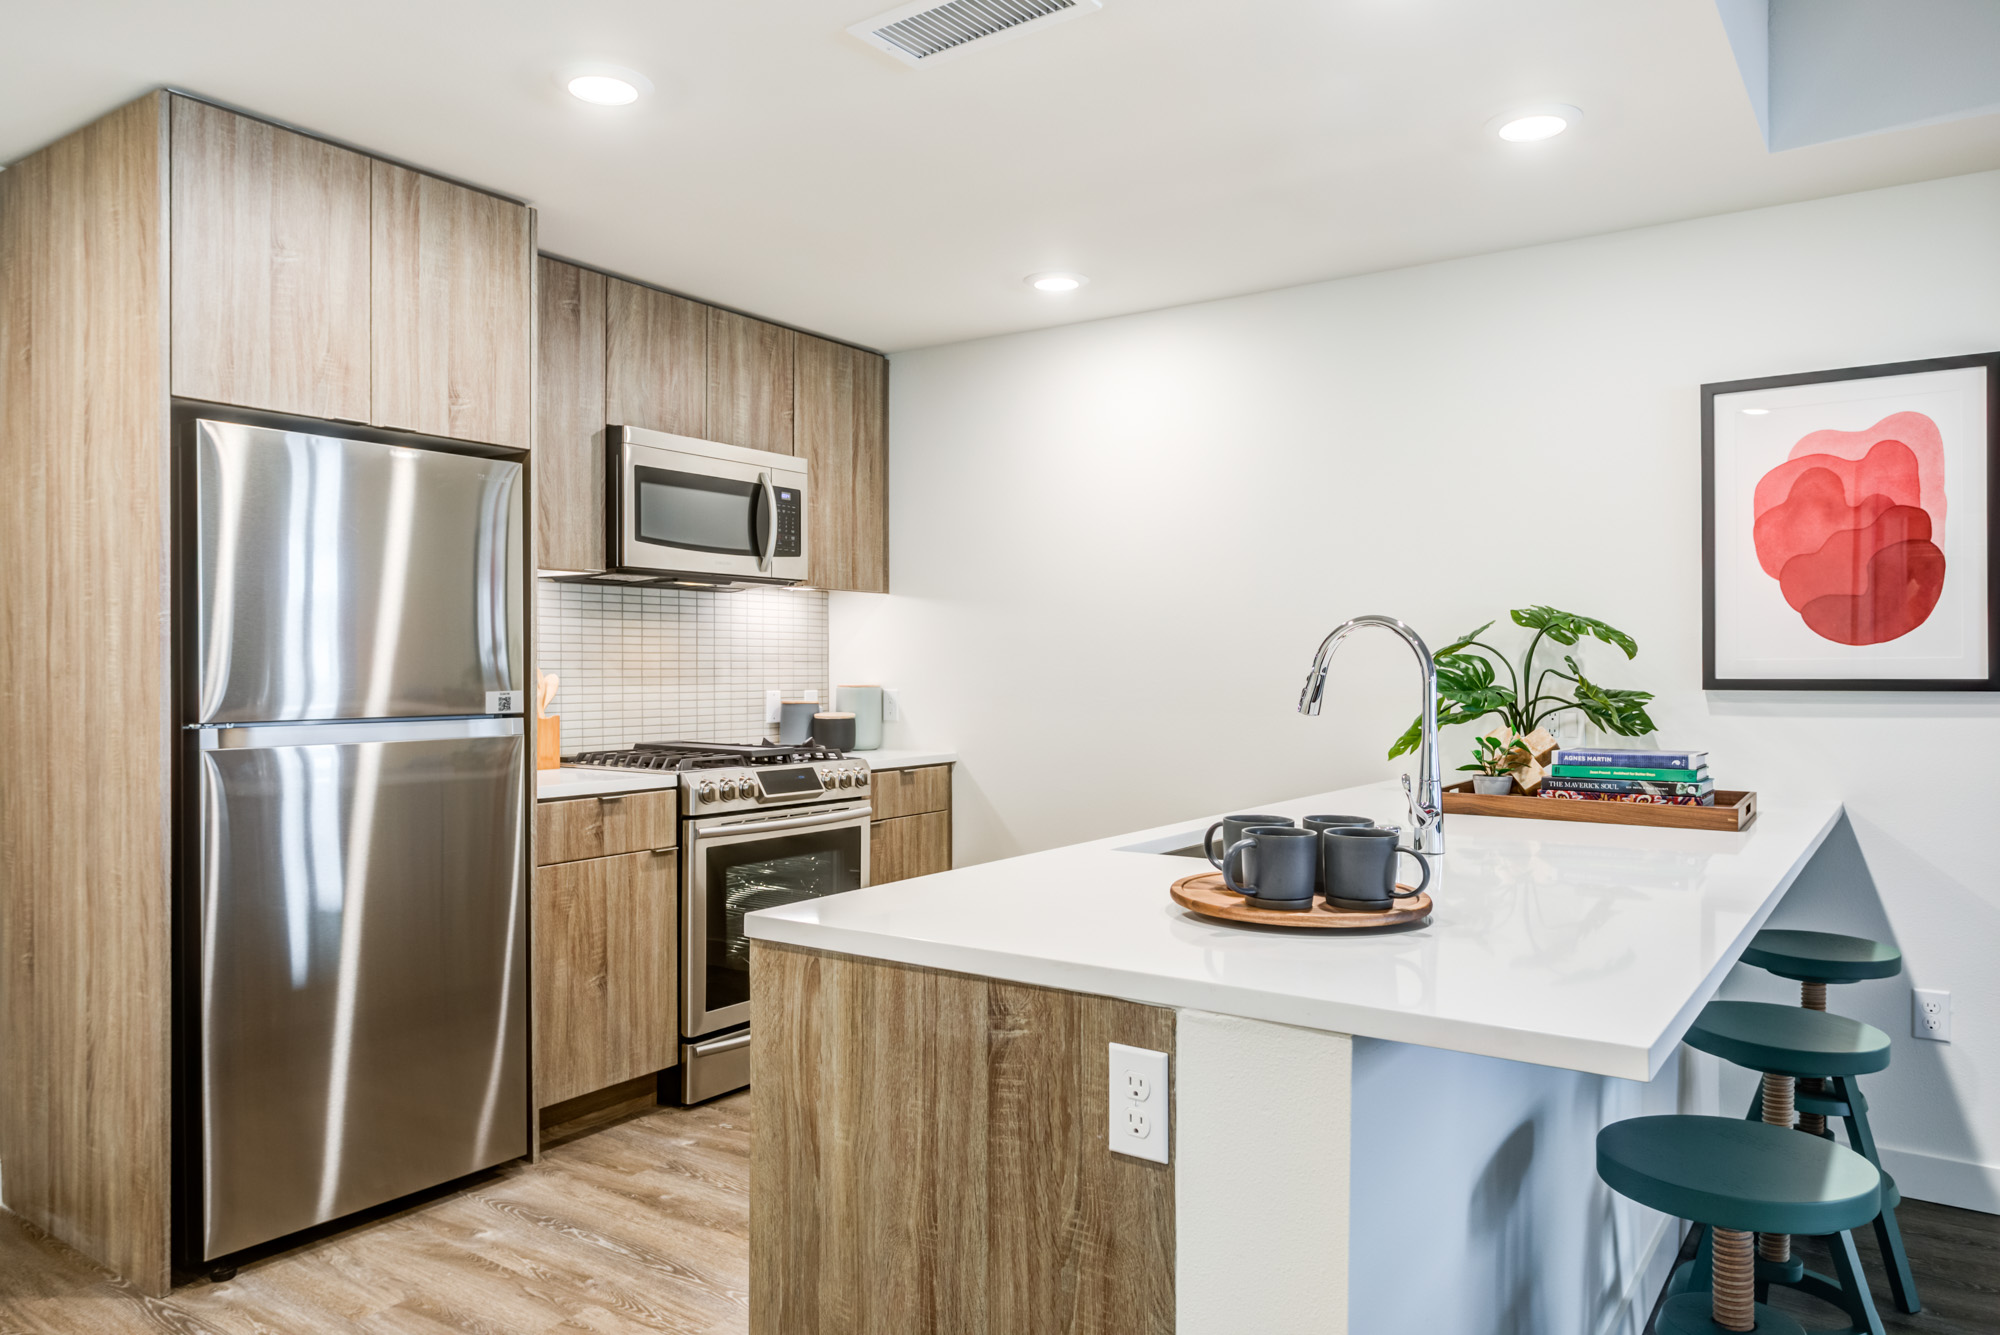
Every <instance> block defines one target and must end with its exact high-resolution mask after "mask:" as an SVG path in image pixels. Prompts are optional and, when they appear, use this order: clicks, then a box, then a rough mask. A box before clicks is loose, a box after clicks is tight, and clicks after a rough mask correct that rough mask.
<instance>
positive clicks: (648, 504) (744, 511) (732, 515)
mask: <svg viewBox="0 0 2000 1335" xmlns="http://www.w3.org/2000/svg"><path fill="white" fill-rule="evenodd" d="M632 472H633V487H634V490H635V491H636V492H637V497H636V499H635V504H634V507H633V509H634V514H633V530H634V533H635V535H636V536H637V537H638V539H639V541H641V542H650V543H652V544H654V545H655V546H659V547H680V548H684V549H686V550H688V551H695V552H720V553H724V554H726V555H730V556H756V555H759V554H760V549H759V548H758V546H757V520H758V516H759V513H760V510H761V507H760V506H759V505H758V504H757V492H758V486H757V484H756V483H755V482H738V481H736V480H734V479H732V478H720V477H708V476H705V475H704V474H701V473H680V472H674V471H672V470H670V469H665V468H644V467H641V468H635V469H633V470H632Z"/></svg>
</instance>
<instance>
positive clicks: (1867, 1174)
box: [1597, 1114, 1882, 1236]
mask: <svg viewBox="0 0 2000 1335" xmlns="http://www.w3.org/2000/svg"><path fill="white" fill-rule="evenodd" d="M1597 1175H1598V1176H1599V1177H1601V1178H1603V1179H1604V1183H1605V1185H1606V1186H1608V1187H1610V1188H1611V1189H1612V1190H1613V1191H1615V1192H1617V1193H1618V1194H1619V1195H1621V1196H1625V1197H1628V1198H1630V1199H1632V1200H1635V1201H1638V1202H1639V1203H1640V1204H1641V1205H1649V1206H1651V1207H1652V1208H1653V1209H1655V1210H1658V1211H1660V1212H1661V1213H1662V1214H1670V1215H1674V1216H1676V1217H1677V1218H1680V1219H1688V1220H1692V1221H1693V1222H1695V1223H1698V1224H1708V1225H1712V1226H1714V1227H1716V1228H1728V1229H1737V1230H1741V1231H1745V1232H1757V1233H1804V1234H1808V1235H1812V1236H1821V1235H1824V1234H1828V1233H1838V1232H1842V1231H1844V1230H1847V1229H1851V1228H1860V1227H1861V1226H1863V1225H1864V1224H1866V1223H1868V1222H1869V1221H1870V1220H1872V1219H1873V1218H1875V1216H1876V1215H1877V1214H1878V1213H1880V1211H1881V1209H1882V1175H1881V1174H1880V1173H1878V1172H1877V1171H1876V1170H1875V1165H1874V1164H1871V1163H1869V1162H1868V1161H1867V1160H1866V1159H1864V1158H1862V1157H1861V1156H1860V1155H1858V1154H1856V1153H1855V1152H1854V1151H1853V1150H1850V1149H1847V1148H1845V1147H1843V1146H1840V1145H1836V1144H1834V1143H1833V1142H1832V1141H1830V1140H1821V1139H1820V1138H1819V1137H1818V1136H1802V1135H1800V1134H1799V1133H1798V1132H1796V1131H1794V1130H1792V1129H1790V1128H1789V1127H1782V1126H1766V1125H1765V1124H1764V1123H1762V1122H1739V1121H1737V1120H1736V1119H1735V1118H1733V1117H1692V1116H1687V1115H1684V1114H1683V1115H1672V1114H1670V1115H1667V1116H1661V1117H1635V1118H1632V1119H1631V1120H1629V1121H1624V1122H1613V1123H1612V1124H1611V1125H1610V1126H1607V1127H1605V1128H1604V1129H1603V1130H1602V1131H1599V1132H1598V1133H1597Z"/></svg>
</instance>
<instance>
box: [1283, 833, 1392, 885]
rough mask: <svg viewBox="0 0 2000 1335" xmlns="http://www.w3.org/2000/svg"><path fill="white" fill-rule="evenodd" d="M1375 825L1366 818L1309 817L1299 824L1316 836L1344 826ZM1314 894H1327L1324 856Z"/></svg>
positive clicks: (1321, 860) (1321, 859)
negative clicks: (1321, 832) (1323, 831)
mask: <svg viewBox="0 0 2000 1335" xmlns="http://www.w3.org/2000/svg"><path fill="white" fill-rule="evenodd" d="M1374 823H1375V822H1374V821H1372V820H1369V819H1368V818H1367V817H1366V816H1307V817H1305V818H1304V819H1303V820H1301V821H1300V822H1299V824H1300V825H1301V826H1303V827H1304V828H1306V829H1308V830H1311V831H1312V832H1313V833H1314V834H1318V833H1319V832H1320V831H1321V830H1338V829H1340V828H1342V827H1343V826H1349V825H1362V826H1367V825H1373V824H1374ZM1313 892H1314V893H1315V894H1321V895H1323V894H1325V893H1326V858H1325V857H1324V855H1322V856H1321V858H1320V863H1319V873H1318V877H1317V879H1316V880H1315V882H1314V884H1313Z"/></svg>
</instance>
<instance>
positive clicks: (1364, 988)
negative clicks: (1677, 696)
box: [746, 783, 1841, 1080]
mask: <svg viewBox="0 0 2000 1335" xmlns="http://www.w3.org/2000/svg"><path fill="white" fill-rule="evenodd" d="M1243 809H1244V810H1247V811H1259V812H1273V813H1276V814H1280V815H1290V816H1295V817H1296V816H1303V815H1308V814H1311V813H1314V812H1347V813H1352V814H1356V815H1363V816H1368V817H1370V818H1372V819H1375V820H1378V821H1384V822H1387V823H1391V824H1396V825H1402V824H1406V823H1407V815H1406V810H1405V807H1404V799H1403V794H1402V791H1401V789H1400V788H1398V787H1396V786H1395V785H1393V784H1387V783H1383V784H1375V785H1370V786H1368V787H1364V788H1350V789H1345V790H1342V791H1339V792H1334V793H1327V794H1322V795H1320V796H1317V797H1309V798H1303V799H1299V800H1296V801H1288V802H1260V803H1257V804H1255V805H1253V806H1248V807H1245V808H1243ZM1840 811H1841V808H1840V804H1839V803H1838V802H1837V801H1833V800H1831V799H1817V800H1808V801H1786V800H1784V799H1782V798H1779V799H1768V800H1762V805H1761V809H1760V812H1759V814H1758V817H1757V820H1756V823H1755V824H1753V825H1752V826H1751V827H1750V828H1749V829H1748V830H1746V831H1744V832H1742V833H1740V834H1726V833H1720V832H1713V831H1703V830H1670V829H1654V828H1650V827H1646V826H1638V825H1590V824H1584V823H1581V822H1570V821H1543V820H1517V819H1507V818H1500V817H1491V816H1458V815H1454V816H1448V817H1446V818H1445V824H1444V828H1445V839H1446V850H1447V851H1446V853H1445V855H1444V857H1443V858H1442V859H1441V865H1440V866H1439V867H1438V869H1437V872H1436V874H1435V875H1434V876H1433V878H1432V882H1431V887H1430V892H1431V895H1432V897H1433V898H1434V900H1435V901H1436V905H1437V907H1436V910H1435V911H1434V912H1433V913H1432V915H1431V917H1430V919H1429V920H1428V921H1427V922H1426V923H1424V924H1422V925H1417V926H1412V927H1409V928H1405V929H1394V928H1391V929H1385V930H1382V931H1371V932H1366V933H1348V932H1301V931H1293V930H1288V929H1283V928H1263V927H1238V926H1232V925H1228V924H1224V923H1218V922H1213V921H1211V920H1208V919H1204V918H1200V917H1197V916H1195V915H1194V914H1191V913H1189V912H1187V911H1185V910H1183V909H1182V908H1180V907H1179V906H1178V905H1176V904H1175V903H1174V902H1173V901H1172V900H1171V899H1170V898H1168V894H1167V888H1168V886H1169V885H1171V884H1172V883H1173V881H1175V880H1176V879H1178V878H1179V877H1181V876H1186V875H1190V874H1193V873H1195V872H1198V871H1202V870H1206V869H1207V864H1206V863H1205V862H1203V861H1201V860H1199V859H1192V858H1186V857H1175V856H1171V855H1168V854H1167V853H1165V852H1164V851H1143V852H1134V851H1129V846H1131V845H1142V846H1147V847H1149V848H1151V849H1154V850H1165V849H1170V848H1176V847H1182V846H1185V845H1187V844H1192V843H1193V842H1194V841H1195V840H1196V839H1198V838H1199V835H1200V831H1201V830H1203V829H1205V828H1206V827H1207V825H1208V821H1206V820H1203V821H1194V820H1190V821H1182V822H1176V823H1175V824H1172V825H1164V826H1160V827H1158V828H1156V829H1152V830H1145V831H1141V832H1139V833H1136V834H1129V835H1121V836H1119V837H1117V838H1112V839H1100V840H1097V841H1095V842H1093V843H1087V844H1076V845H1073V846H1071V847H1069V848H1058V849H1051V850H1049V851H1047V852H1043V853H1031V854H1028V855H1026V856H1023V857H1017V858H1007V859H1004V860H1002V861H999V862H988V863H983V864H981V865H978V866H972V867H962V868H959V869H957V870H954V871H948V872H941V873H939V874H937V875H934V876H925V877H919V878H916V879H914V880H908V881H898V882H895V883H893V884H890V885H883V886H871V887H869V888H868V889H865V890H856V891H851V892H849V893H847V894H844V895H835V896H832V897H829V898H826V899H814V900H808V901H806V902H804V903H799V904H790V905H786V906H784V907H781V908H775V909H765V910H762V911H760V912H757V913H753V914H751V915H749V917H748V918H747V920H746V921H747V924H748V930H749V933H750V935H751V936H752V937H755V938H757V939H759V940H763V941H775V942H783V943H787V944H791V945H796V946H805V947H809V948H812V949H815V950H828V951H837V952H841V953H844V954H850V955H859V956H863V957H866V958H874V959H884V960H894V961H898V962H900V963H904V964H915V965H921V966H925V967H929V968H936V969H950V970H956V971H958V972H961V973H970V974H976V975H981V976H985V977H991V978H1001V979H1006V980H1009V981H1013V982H1022V983H1034V984H1039V985H1042V986H1045V987H1054V988H1062V989H1065V990H1068V991H1074V992H1088V993H1095V994H1098V995H1104V996H1115V997H1123V998H1126V999H1128V1000H1132V1001H1140V1002H1146V1003H1149V1004H1152V1005H1159V1006H1173V1007H1190V1008H1194V1009H1198V1010H1206V1011H1214V1012H1219V1013H1222V1014H1227V1015H1240V1016H1246V1017H1249V1018H1253V1019H1260V1020H1270V1021H1275V1022H1278V1023H1282V1024H1294V1025H1300V1026H1303V1027H1306V1028H1311V1029H1321V1030H1330V1031H1334V1032H1338V1033H1346V1034H1356V1035H1364V1036H1367V1037H1371V1038H1383V1039H1391V1040H1394V1041H1397V1042H1402V1043H1415V1044H1421V1045H1423V1046H1426V1047H1435V1048H1449V1049H1454V1050H1456V1051H1460V1052H1474V1053H1480V1054H1483V1055H1486V1056H1492V1057H1504V1058H1508V1059H1511V1060H1515V1061H1524V1062H1533V1063H1536V1064H1538V1065H1543V1066H1557V1067H1566V1068H1569V1069H1572V1070H1578V1071H1589V1072H1594V1073H1596V1074H1600V1075H1611V1076H1622V1077H1626V1078H1628V1079H1633V1080H1649V1079H1651V1078H1652V1077H1653V1076H1654V1075H1655V1074H1657V1073H1658V1071H1659V1069H1660V1067H1661V1066H1662V1065H1663V1064H1664V1063H1665V1062H1666V1061H1667V1059H1668V1057H1670V1056H1671V1055H1672V1053H1673V1050H1674V1048H1675V1045H1677V1044H1678V1043H1679V1042H1680V1039H1681V1035H1682V1034H1684V1033H1685V1032H1686V1031H1687V1027H1688V1025H1689V1024H1690V1023H1692V1022H1693V1019H1694V1017H1695V1014H1696V1013H1697V1012H1698V1011H1699V1010H1700V1009H1701V1007H1702V1006H1703V1005H1705V1004H1706V1003H1707V1002H1708V1000H1709V999H1710V998H1711V997H1712V996H1713V995H1714V993H1715V989H1716V987H1717V986H1718V985H1719V984H1720V983H1721V981H1722V978H1723V975H1724V974H1725V973H1727V972H1728V970H1729V968H1730V966H1731V965H1732V964H1734V963H1735V962H1736V959H1737V957H1738V956H1739V955H1741V954H1742V952H1743V949H1744V947H1745V946H1747V945H1748V944H1749V940H1750V937H1751V935H1752V934H1753V933H1755V932H1756V931H1757V929H1758V928H1759V927H1761V926H1762V925H1763V923H1764V920H1765V919H1766V918H1767V917H1768V916H1769V915H1770V912H1771V910H1772V908H1774V907H1775V906H1776V904H1777V902H1778V900H1779V899H1780V898H1781V897H1782V896H1783V894H1784V892H1785V890H1786V889H1787V888H1789V887H1790V885H1791V883H1792V881H1793V879H1794V878H1795V877H1797V875H1798V873H1799V870H1800V869H1801V868H1802V867H1803V866H1804V865H1805V864H1806V862H1807V860H1808V859H1809V858H1810V857H1811V856H1812V854H1813V852H1814V851H1815V850H1816V849H1817V848H1818V847H1819V846H1820V844H1821V843H1822V842H1823V841H1824V840H1825V839H1826V836H1827V834H1828V833H1829V832H1830V831H1831V830H1832V828H1833V825H1834V822H1835V821H1836V820H1837V819H1838V818H1839V816H1840ZM1210 819H1214V818H1213V817H1211V818H1210ZM1183 836H1184V837H1183ZM1403 861H1404V866H1405V875H1407V874H1408V860H1407V859H1404V860H1403Z"/></svg>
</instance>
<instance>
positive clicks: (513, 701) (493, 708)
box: [486, 691, 521, 714]
mask: <svg viewBox="0 0 2000 1335" xmlns="http://www.w3.org/2000/svg"><path fill="white" fill-rule="evenodd" d="M486 712H487V713H489V714H518V713H520V712H521V693H520V692H519V691H488V692H487V693H486Z"/></svg>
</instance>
